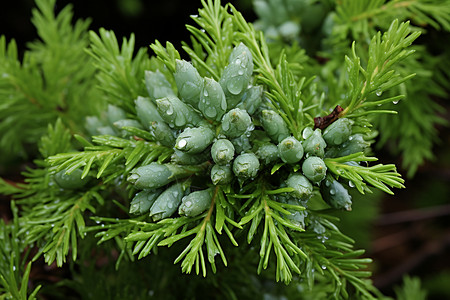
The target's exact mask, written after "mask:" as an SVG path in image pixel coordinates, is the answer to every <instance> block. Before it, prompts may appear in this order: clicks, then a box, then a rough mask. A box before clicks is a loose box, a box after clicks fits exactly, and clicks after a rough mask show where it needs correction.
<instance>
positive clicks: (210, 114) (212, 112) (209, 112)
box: [205, 106, 217, 118]
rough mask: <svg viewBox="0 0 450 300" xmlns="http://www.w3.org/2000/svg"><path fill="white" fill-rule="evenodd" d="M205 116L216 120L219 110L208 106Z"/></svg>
mask: <svg viewBox="0 0 450 300" xmlns="http://www.w3.org/2000/svg"><path fill="white" fill-rule="evenodd" d="M205 115H206V116H207V117H209V118H214V117H216V116H217V110H216V108H215V107H214V106H208V107H207V108H206V109H205Z"/></svg>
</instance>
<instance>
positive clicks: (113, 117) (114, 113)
mask: <svg viewBox="0 0 450 300" xmlns="http://www.w3.org/2000/svg"><path fill="white" fill-rule="evenodd" d="M106 117H107V119H108V123H109V125H110V126H114V122H116V121H119V120H123V119H126V118H127V114H126V113H125V111H124V110H123V109H121V108H120V107H117V106H114V105H111V104H109V105H108V110H107V111H106Z"/></svg>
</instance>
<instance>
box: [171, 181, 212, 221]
mask: <svg viewBox="0 0 450 300" xmlns="http://www.w3.org/2000/svg"><path fill="white" fill-rule="evenodd" d="M213 192H214V189H213V188H209V189H206V190H202V191H197V192H193V193H190V194H189V195H187V196H184V197H183V199H181V204H180V207H179V208H178V213H179V214H180V215H184V216H186V217H196V216H198V215H199V214H201V213H202V212H204V211H205V210H207V209H208V208H209V207H210V206H211V200H212V195H213Z"/></svg>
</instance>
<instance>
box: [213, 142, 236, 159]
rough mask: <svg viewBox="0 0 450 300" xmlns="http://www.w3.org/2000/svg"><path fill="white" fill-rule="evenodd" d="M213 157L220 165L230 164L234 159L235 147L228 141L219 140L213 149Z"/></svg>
mask: <svg viewBox="0 0 450 300" xmlns="http://www.w3.org/2000/svg"><path fill="white" fill-rule="evenodd" d="M211 157H212V159H213V160H214V162H215V163H216V164H218V165H226V164H229V163H230V162H231V161H232V160H233V158H234V146H233V144H232V143H231V142H230V141H229V140H227V139H219V140H217V141H215V142H214V144H213V145H212V147H211Z"/></svg>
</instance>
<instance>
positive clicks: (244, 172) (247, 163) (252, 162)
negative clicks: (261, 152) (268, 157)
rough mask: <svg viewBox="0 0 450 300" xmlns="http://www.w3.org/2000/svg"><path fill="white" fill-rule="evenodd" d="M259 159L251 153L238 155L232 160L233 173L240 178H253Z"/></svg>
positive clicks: (257, 168) (256, 171)
mask: <svg viewBox="0 0 450 300" xmlns="http://www.w3.org/2000/svg"><path fill="white" fill-rule="evenodd" d="M259 165H260V164H259V160H258V158H257V157H256V155H255V154H253V153H244V154H241V155H238V156H237V157H236V158H235V159H234V162H233V173H234V175H236V176H237V177H238V178H240V179H249V178H254V177H255V176H256V174H258V170H259Z"/></svg>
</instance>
